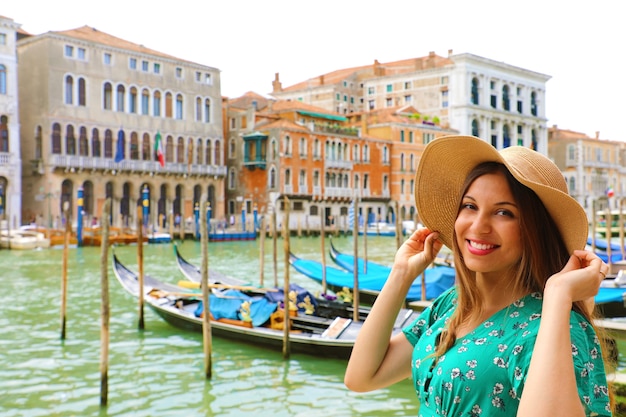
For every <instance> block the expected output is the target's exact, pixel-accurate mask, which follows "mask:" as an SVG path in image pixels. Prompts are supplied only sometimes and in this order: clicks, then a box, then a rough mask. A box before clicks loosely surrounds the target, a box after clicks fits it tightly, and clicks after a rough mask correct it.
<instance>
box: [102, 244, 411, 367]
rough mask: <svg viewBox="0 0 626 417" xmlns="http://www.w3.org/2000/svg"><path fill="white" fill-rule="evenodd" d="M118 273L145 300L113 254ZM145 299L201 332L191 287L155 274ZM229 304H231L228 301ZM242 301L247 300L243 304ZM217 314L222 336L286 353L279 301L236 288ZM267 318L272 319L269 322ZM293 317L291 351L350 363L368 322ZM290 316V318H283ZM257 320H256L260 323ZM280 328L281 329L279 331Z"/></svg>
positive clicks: (214, 303)
mask: <svg viewBox="0 0 626 417" xmlns="http://www.w3.org/2000/svg"><path fill="white" fill-rule="evenodd" d="M113 271H114V273H115V276H116V278H117V279H118V281H119V282H120V284H121V285H122V287H123V288H124V289H125V290H126V291H127V292H128V293H129V294H131V295H132V296H134V297H138V296H139V285H138V279H137V275H136V274H135V273H134V272H132V271H130V270H129V269H128V268H126V267H125V266H124V265H123V264H122V263H121V262H120V261H119V259H118V258H117V256H116V255H115V254H113ZM143 292H144V300H145V303H146V304H147V305H148V307H149V308H151V309H152V310H154V312H155V313H156V314H157V315H159V316H160V317H161V318H163V319H164V320H165V321H166V322H168V323H169V324H171V325H172V326H175V327H178V328H181V329H185V330H191V331H196V332H201V331H202V327H203V319H202V318H201V317H199V316H198V312H199V311H202V296H201V294H200V293H192V292H190V290H189V289H188V288H184V287H180V286H177V285H172V284H168V283H165V282H161V281H159V280H158V279H156V278H153V277H151V276H149V275H145V276H144V288H143ZM224 300H226V301H224ZM239 301H241V302H240V303H239ZM245 302H248V303H250V305H252V306H255V305H257V309H256V310H258V312H259V314H256V315H255V309H254V307H252V308H250V311H251V312H252V315H253V316H254V317H252V321H249V320H246V319H247V318H248V317H247V314H245V315H244V309H243V308H242V307H241V304H243V303H245ZM236 303H239V310H238V311H235V312H234V315H232V312H231V314H228V313H225V312H224V311H223V310H219V311H215V310H214V307H225V305H231V306H232V305H233V304H236ZM209 305H210V308H211V314H212V316H213V317H212V320H211V329H212V334H213V335H214V336H216V337H224V338H229V339H233V340H238V341H242V342H246V343H249V344H253V345H257V346H259V345H263V346H267V347H272V348H278V349H281V348H282V346H283V337H284V330H283V328H282V326H276V324H280V321H279V320H278V319H279V318H280V316H279V317H277V320H276V322H275V321H274V317H275V316H274V314H275V313H276V311H278V309H279V305H278V303H273V302H272V301H270V300H268V299H266V298H264V297H259V296H248V295H246V294H245V293H243V292H237V291H234V290H230V289H229V290H225V291H216V290H214V291H213V293H212V294H211V298H210V302H209ZM263 314H265V315H266V316H267V317H268V318H267V320H266V321H264V322H263V323H261V321H263V320H264V319H263ZM294 314H295V315H294V316H292V317H290V323H291V325H290V329H291V331H290V334H289V341H290V347H291V351H292V352H295V353H307V354H311V355H316V356H321V357H335V358H343V359H347V358H348V357H349V355H350V352H351V351H352V347H353V346H354V341H355V339H356V336H357V334H358V332H359V330H360V329H361V326H362V323H363V322H362V321H353V320H352V319H350V318H347V317H334V318H326V317H320V316H316V315H310V314H306V313H304V312H302V311H297V312H294ZM417 314H418V313H417V312H415V311H413V310H402V311H401V312H400V314H399V315H398V318H397V320H396V324H395V329H394V333H397V332H399V331H400V329H401V327H403V326H406V325H408V324H410V323H411V321H412V320H413V319H414V318H415V317H417ZM283 317H284V316H283ZM255 320H256V321H255ZM279 327H280V328H279Z"/></svg>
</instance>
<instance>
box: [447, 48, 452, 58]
mask: <svg viewBox="0 0 626 417" xmlns="http://www.w3.org/2000/svg"><path fill="white" fill-rule="evenodd" d="M451 56H452V49H448V58H450V57H451Z"/></svg>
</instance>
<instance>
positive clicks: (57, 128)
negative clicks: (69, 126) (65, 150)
mask: <svg viewBox="0 0 626 417" xmlns="http://www.w3.org/2000/svg"><path fill="white" fill-rule="evenodd" d="M50 139H51V140H52V153H53V154H60V153H61V125H60V124H59V123H55V124H53V125H52V137H51V138H50Z"/></svg>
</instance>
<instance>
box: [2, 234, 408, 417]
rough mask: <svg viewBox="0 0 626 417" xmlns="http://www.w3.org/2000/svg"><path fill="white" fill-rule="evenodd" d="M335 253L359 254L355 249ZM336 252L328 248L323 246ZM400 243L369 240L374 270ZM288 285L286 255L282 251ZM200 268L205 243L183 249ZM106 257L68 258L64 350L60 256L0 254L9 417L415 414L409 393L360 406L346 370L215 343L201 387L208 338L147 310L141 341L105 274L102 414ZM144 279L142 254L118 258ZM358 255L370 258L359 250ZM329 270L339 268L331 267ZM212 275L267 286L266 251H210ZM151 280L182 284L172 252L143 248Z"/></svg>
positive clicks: (305, 248)
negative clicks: (103, 385) (103, 368)
mask: <svg viewBox="0 0 626 417" xmlns="http://www.w3.org/2000/svg"><path fill="white" fill-rule="evenodd" d="M290 242H291V249H292V252H294V253H295V254H297V255H299V256H301V257H305V258H307V259H315V260H321V259H322V258H321V253H320V248H321V245H320V243H321V242H320V238H319V237H302V238H298V237H292V238H291V239H290ZM333 242H334V243H335V245H336V246H337V247H338V248H339V249H340V250H342V251H351V250H352V248H353V243H352V242H353V241H352V238H351V237H337V238H334V240H333ZM325 245H326V249H328V247H329V241H328V238H327V239H326V241H325ZM395 245H396V243H395V239H394V238H390V237H369V238H368V240H367V255H368V258H369V259H371V260H374V261H378V262H382V263H386V264H390V263H391V261H392V259H393V254H394V252H395V249H396V247H395ZM273 246H274V244H273V241H272V240H271V239H267V240H266V241H265V245H264V262H263V265H264V268H263V271H264V283H265V285H273V283H274V262H273V259H274V255H273V253H274V252H273ZM276 247H277V256H276V259H277V268H276V271H277V273H276V275H277V276H278V282H279V285H281V286H282V277H283V276H284V272H285V256H284V251H285V250H284V244H283V241H282V240H280V239H279V240H278V241H277V245H276ZM179 249H180V251H181V252H182V254H183V255H184V256H185V257H186V258H187V259H188V260H189V261H191V262H193V263H196V264H197V265H200V262H201V249H200V243H199V242H196V241H191V240H189V241H185V242H183V243H180V244H179ZM100 253H101V251H100V248H96V247H84V248H70V249H69V256H68V274H67V276H68V295H67V314H66V319H67V322H66V337H65V340H61V277H62V260H63V250H62V249H60V248H59V249H57V248H51V249H45V250H37V251H8V250H2V251H0V329H2V330H1V331H0V415H2V416H4V417H39V416H46V417H54V416H129V417H130V416H133V417H141V416H159V417H170V416H171V417H173V416H176V417H179V416H270V415H271V416H276V417H278V416H307V417H315V416H324V417H326V416H328V415H332V416H337V417H339V416H382V417H384V416H408V415H415V414H416V413H417V400H416V398H415V395H414V394H413V391H412V388H411V383H410V381H408V380H407V381H405V382H403V383H400V384H397V385H395V386H393V387H391V388H389V389H383V390H379V391H376V392H373V393H366V394H357V393H353V392H350V391H348V390H347V389H346V388H345V387H344V385H343V373H344V369H345V365H346V361H345V360H338V359H320V358H317V357H313V356H307V355H303V354H292V355H291V357H290V359H288V360H285V359H283V358H282V352H281V351H279V350H271V349H265V348H262V347H258V346H254V345H247V344H242V343H236V342H230V341H228V340H224V339H220V338H213V356H212V364H213V367H212V370H213V376H212V378H211V379H210V380H207V379H206V378H205V377H204V375H203V367H204V358H203V346H202V335H201V334H200V333H192V332H188V331H182V330H178V329H176V328H173V327H171V326H170V325H168V324H167V323H165V322H164V321H163V320H162V319H160V318H159V317H158V316H157V315H156V314H155V313H153V312H152V311H151V310H150V309H148V308H147V307H146V309H145V330H143V331H140V330H138V306H137V301H136V300H135V299H133V298H132V297H131V296H129V295H128V294H126V293H125V292H124V291H123V290H122V288H121V287H120V285H119V284H118V282H117V280H116V279H115V276H114V275H113V273H112V271H111V268H110V259H111V257H110V256H109V269H108V282H109V292H110V297H111V304H110V307H111V321H110V332H111V336H110V337H111V339H110V351H109V372H108V405H107V406H106V407H100V370H99V366H100V307H101V303H100V299H101V298H100V297H101V289H100V279H101V278H100V257H101V256H100ZM115 253H116V254H117V255H118V256H119V257H120V259H121V260H122V262H124V263H125V264H126V265H127V266H129V267H130V268H131V269H134V270H137V265H138V262H137V247H136V246H134V245H130V246H120V247H117V248H115ZM360 253H361V254H363V253H364V248H363V246H361V248H360ZM327 262H329V263H330V262H331V261H330V258H328V257H327ZM209 267H210V268H214V269H216V270H218V271H220V272H223V273H226V274H228V275H231V276H234V277H237V278H240V279H244V280H246V281H248V282H250V283H251V284H259V279H260V269H261V260H260V250H259V241H253V242H221V243H210V244H209ZM144 270H145V273H146V274H148V275H152V276H154V277H157V278H160V279H162V280H164V281H168V282H173V283H176V282H177V281H179V280H181V279H183V277H182V275H181V274H180V273H179V271H178V269H177V266H176V263H175V258H174V254H173V250H172V246H171V245H170V244H154V245H146V246H144ZM289 274H290V279H291V281H292V282H296V283H298V284H300V285H302V286H304V287H306V288H307V289H309V290H311V291H312V292H313V293H315V292H319V291H320V288H321V287H320V285H318V284H317V283H315V282H313V281H311V280H309V279H308V278H306V277H304V276H303V275H301V274H299V273H298V272H296V271H295V270H294V269H293V268H290V270H289Z"/></svg>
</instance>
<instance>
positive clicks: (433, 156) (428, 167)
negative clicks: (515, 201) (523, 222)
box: [415, 136, 589, 253]
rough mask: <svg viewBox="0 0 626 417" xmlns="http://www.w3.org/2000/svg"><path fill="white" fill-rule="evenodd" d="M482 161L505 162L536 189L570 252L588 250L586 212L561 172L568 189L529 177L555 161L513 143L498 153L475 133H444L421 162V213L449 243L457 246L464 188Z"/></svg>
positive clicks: (417, 183) (418, 184) (418, 175)
mask: <svg viewBox="0 0 626 417" xmlns="http://www.w3.org/2000/svg"><path fill="white" fill-rule="evenodd" d="M510 161H511V162H510ZM513 161H515V162H513ZM483 162H499V163H502V164H503V165H505V166H506V167H507V169H508V170H509V172H511V174H512V175H513V176H514V177H515V178H516V179H517V180H518V181H519V182H521V183H522V184H524V185H525V186H527V187H528V188H530V189H531V190H533V191H534V192H535V193H536V194H537V196H538V197H539V199H540V200H541V201H542V202H543V204H544V206H545V207H546V210H547V211H548V213H549V214H550V216H551V217H552V219H553V220H554V222H555V224H556V225H557V227H558V229H559V231H560V233H561V236H562V237H563V241H564V242H565V245H566V247H567V250H568V251H569V252H570V253H571V252H572V251H574V250H576V249H584V247H585V244H586V242H587V236H588V234H589V223H588V219H587V214H586V213H585V211H584V209H583V208H582V207H581V205H580V204H579V203H578V202H577V201H576V200H575V199H573V198H572V197H571V196H570V195H569V194H568V193H567V192H566V191H567V186H566V185H565V180H564V179H563V178H562V176H561V177H560V180H562V182H563V185H562V187H561V188H562V189H564V190H565V192H564V191H561V190H559V189H557V188H554V187H552V186H549V185H546V184H543V183H539V182H535V181H531V180H528V177H530V178H535V176H536V175H542V174H543V172H541V171H542V167H545V166H546V164H547V163H549V164H551V165H554V164H553V162H552V161H550V160H549V159H548V158H546V157H545V156H543V155H541V154H539V153H537V152H534V151H530V150H529V149H528V148H524V147H521V146H512V147H509V148H506V149H504V150H502V151H501V152H498V151H497V150H496V149H495V148H494V147H493V146H492V145H491V144H489V143H487V142H485V141H483V140H482V139H479V138H476V137H473V136H445V137H441V138H438V139H435V140H434V141H432V142H431V143H429V144H428V145H427V146H426V148H425V149H424V153H423V154H422V157H421V159H420V162H419V165H418V167H417V173H416V176H415V207H416V209H417V213H418V215H419V217H420V220H421V222H422V223H423V224H424V225H425V226H426V227H427V228H428V229H430V230H433V231H438V232H439V234H440V239H441V241H442V242H443V243H444V245H446V246H447V247H448V248H451V249H452V248H453V242H452V239H453V236H454V223H455V220H456V217H457V214H458V209H459V203H460V202H459V198H460V192H461V187H463V183H464V182H465V179H466V178H467V176H468V175H469V173H470V172H471V170H472V169H474V167H476V166H477V165H478V164H481V163H483ZM530 171H532V172H530ZM529 174H532V175H529Z"/></svg>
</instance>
